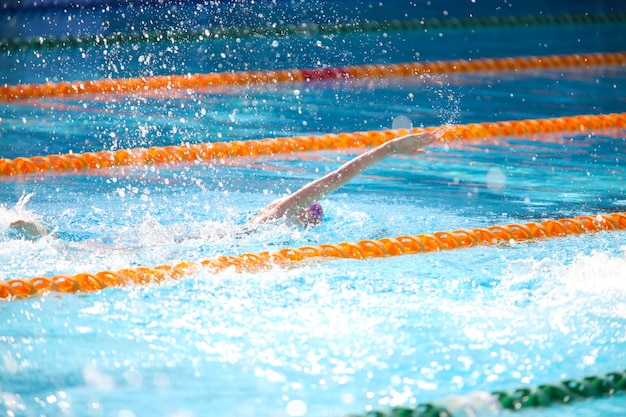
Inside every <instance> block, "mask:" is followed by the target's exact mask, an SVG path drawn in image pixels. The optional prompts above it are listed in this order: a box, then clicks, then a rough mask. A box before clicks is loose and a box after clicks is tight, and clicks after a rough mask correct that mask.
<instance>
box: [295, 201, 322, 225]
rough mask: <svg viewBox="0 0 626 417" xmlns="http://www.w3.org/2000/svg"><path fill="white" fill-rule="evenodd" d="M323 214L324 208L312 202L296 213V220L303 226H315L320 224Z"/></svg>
mask: <svg viewBox="0 0 626 417" xmlns="http://www.w3.org/2000/svg"><path fill="white" fill-rule="evenodd" d="M323 215H324V210H323V209H322V205H321V204H320V203H313V204H311V205H310V206H309V207H308V208H306V209H304V210H302V211H301V212H300V213H299V214H298V220H299V221H300V223H302V224H303V225H304V226H316V225H318V224H322V222H323V221H324V220H323V217H322V216H323Z"/></svg>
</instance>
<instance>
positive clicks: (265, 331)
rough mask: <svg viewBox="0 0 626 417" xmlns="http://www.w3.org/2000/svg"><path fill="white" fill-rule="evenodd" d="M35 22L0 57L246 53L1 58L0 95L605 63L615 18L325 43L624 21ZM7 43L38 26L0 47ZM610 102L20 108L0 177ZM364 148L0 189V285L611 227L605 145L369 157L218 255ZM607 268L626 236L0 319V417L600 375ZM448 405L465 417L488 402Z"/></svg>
mask: <svg viewBox="0 0 626 417" xmlns="http://www.w3.org/2000/svg"><path fill="white" fill-rule="evenodd" d="M44 4H45V3H44ZM57 4H58V3H51V4H48V5H49V6H50V7H49V8H47V9H45V10H42V9H41V8H40V9H37V6H34V5H33V6H32V7H30V8H26V11H23V10H22V11H18V10H17V9H11V8H8V10H5V11H4V12H3V17H6V16H7V15H10V16H12V19H14V20H10V22H11V25H6V26H5V27H4V28H3V31H5V32H3V33H2V36H1V37H4V38H11V37H14V36H18V35H19V36H20V37H23V38H26V39H30V38H31V37H33V36H40V35H50V36H65V35H66V34H68V33H70V34H72V35H75V36H79V37H83V39H89V36H91V35H92V34H94V33H101V32H103V33H113V32H115V31H121V32H123V33H132V32H133V31H141V30H154V31H155V32H158V31H163V30H165V29H166V28H172V29H175V31H177V33H181V32H183V31H189V30H192V29H196V28H202V27H205V26H207V22H209V23H210V25H211V28H212V30H215V31H216V32H219V31H218V29H219V28H243V27H257V28H258V27H262V28H264V30H266V31H267V32H268V33H267V34H260V35H257V36H244V35H245V33H243V32H242V31H239V32H237V31H235V30H233V31H231V32H228V31H224V32H223V33H221V35H220V36H224V37H223V38H222V37H221V38H220V39H217V40H210V41H209V40H206V39H205V40H203V41H195V40H189V39H187V40H185V39H182V40H177V41H175V42H171V41H170V42H168V41H160V42H156V41H155V42H140V41H130V42H121V43H119V44H116V43H112V44H108V45H107V46H106V47H105V46H104V45H102V44H96V45H89V46H85V47H76V46H71V47H66V48H63V47H42V48H39V47H37V48H35V47H29V48H25V47H24V48H21V49H19V48H17V49H16V48H13V49H12V48H11V47H10V46H8V44H7V46H6V47H5V49H3V50H2V59H1V60H0V67H1V68H2V69H3V71H2V83H6V84H9V85H16V84H27V83H42V82H47V81H52V82H57V81H74V80H98V79H102V78H108V77H114V78H119V77H124V78H127V77H138V76H146V77H148V76H153V75H165V74H186V73H198V72H224V71H230V70H235V71H249V70H269V69H275V70H278V69H289V68H319V67H323V66H324V67H342V66H358V65H362V64H393V63H399V62H412V61H415V60H418V59H419V60H420V61H438V60H450V59H469V58H472V59H478V58H485V57H487V58H492V57H494V58H496V57H509V56H520V55H533V56H540V55H550V54H572V53H578V54H581V53H597V52H618V51H620V49H621V48H622V45H623V43H624V35H623V33H624V23H623V22H619V21H618V22H612V23H607V22H600V23H598V22H594V21H592V20H591V19H589V20H585V19H580V21H579V22H578V23H564V24H539V23H537V24H520V25H511V24H510V23H507V24H505V22H506V21H505V20H501V22H502V25H497V24H496V25H493V26H487V25H474V26H472V25H469V26H467V27H461V28H459V27H454V26H453V25H448V26H446V25H447V23H440V24H441V27H437V26H436V25H435V24H434V21H431V20H429V22H430V23H429V24H430V25H431V28H437V29H436V30H435V29H428V30H427V31H424V30H420V29H415V28H411V27H409V28H408V29H402V30H370V29H368V28H367V27H365V26H361V27H360V28H359V30H355V31H343V32H342V31H341V30H340V27H339V26H338V25H337V23H338V22H346V21H347V22H350V23H351V24H353V26H358V24H359V23H363V22H367V21H376V22H381V21H392V20H394V19H395V20H399V21H407V20H408V19H413V18H421V17H424V18H426V19H438V21H440V22H450V21H451V20H450V19H452V18H456V19H466V18H467V19H468V22H471V19H469V15H470V14H471V15H472V16H474V18H478V17H481V16H496V17H499V18H503V17H505V16H508V15H526V14H529V15H532V16H539V15H540V14H539V12H540V11H541V12H543V15H548V16H553V17H554V16H559V15H560V14H562V13H564V12H569V13H571V14H572V15H575V16H580V15H581V14H582V13H591V14H594V13H599V12H604V13H607V14H608V15H610V14H613V15H617V14H618V13H620V12H623V11H624V10H623V6H622V9H619V8H618V6H612V5H610V4H607V3H606V2H605V3H603V4H604V7H605V9H602V8H600V6H593V7H591V8H590V6H588V5H566V6H567V7H564V5H563V4H559V3H554V4H551V5H550V6H541V7H543V10H541V9H540V8H539V7H540V6H534V5H532V4H528V3H526V4H524V5H523V6H522V5H513V6H506V7H508V10H507V9H506V7H505V3H502V4H500V3H496V2H493V3H486V4H478V5H468V6H466V7H464V8H459V7H458V6H455V5H454V3H450V4H446V3H442V4H438V5H437V6H434V5H430V6H425V5H422V6H413V5H411V4H409V3H408V2H407V3H406V4H404V3H403V4H402V5H400V4H397V5H396V6H395V7H389V6H387V5H383V6H379V5H378V3H376V4H374V3H372V4H369V3H367V2H362V3H358V7H357V6H355V9H354V10H351V9H350V8H348V6H342V5H341V4H343V3H341V4H339V5H334V4H333V3H330V2H316V3H295V4H292V3H287V2H284V3H279V4H278V6H272V5H267V4H265V5H263V4H256V5H254V6H250V7H251V8H252V9H250V8H246V7H245V5H242V4H240V3H219V4H217V3H216V4H213V5H203V4H201V3H192V4H191V3H190V4H191V5H187V6H182V5H178V6H177V9H176V10H177V12H176V13H169V14H168V11H170V10H174V8H173V7H174V6H173V5H172V4H168V5H166V6H162V7H156V6H145V7H141V5H139V4H137V3H132V2H129V3H124V2H115V3H110V4H109V6H108V11H106V12H102V11H101V6H102V5H103V4H104V2H92V3H89V7H88V8H87V11H85V10H83V11H81V12H80V13H79V9H73V8H71V7H69V10H70V11H72V10H74V12H75V14H74V17H73V18H72V19H68V17H67V16H68V15H69V16H72V14H71V13H64V12H62V9H63V6H61V9H59V7H57V6H56V5H57ZM506 4H509V3H506ZM199 5H200V6H201V7H200V6H199ZM318 6H319V7H320V8H319V9H316V7H318ZM322 6H323V7H322ZM522 7H523V8H522ZM65 8H66V9H67V8H68V6H67V3H66V4H65ZM218 9H219V10H218ZM320 10H323V11H324V13H321V12H320ZM444 11H446V13H445V14H444V13H443V12H444ZM61 15H62V16H63V19H61V18H60V16H61ZM209 15H210V16H213V17H212V18H213V19H215V20H214V21H213V20H208V19H209V18H208V16H209ZM146 16H149V18H148V17H146ZM150 20H152V22H150ZM552 20H555V18H553V19H552ZM220 21H221V23H220ZM267 21H270V22H271V23H275V24H276V28H280V27H288V26H289V25H294V24H295V25H297V24H298V23H299V22H307V24H308V25H309V26H310V27H314V25H315V24H319V25H325V27H326V28H327V32H323V31H320V32H319V33H317V32H314V31H311V32H310V33H290V34H289V35H288V37H285V36H281V35H280V33H279V32H276V33H269V32H271V31H270V30H269V29H273V28H274V27H273V26H271V25H266V22H267ZM494 21H497V19H495V20H494ZM24 22H30V23H32V22H38V24H29V25H27V29H24V30H21V31H18V29H15V28H19V27H20V26H21V24H22V23H24ZM77 22H82V23H77ZM142 22H147V23H145V24H146V25H149V26H146V27H144V26H143V25H144V23H142ZM185 22H186V23H185ZM183 23H185V25H183ZM11 28H13V29H11ZM268 28H269V29H268ZM333 28H334V30H335V31H334V32H333V31H332V29H333ZM10 30H13V32H10ZM238 39H239V41H238ZM104 51H107V52H106V54H105V53H104ZM625 80H626V70H625V69H624V66H623V65H594V66H590V67H587V66H576V67H560V68H548V69H528V70H523V71H521V70H520V71H499V70H493V71H486V72H456V73H448V74H437V75H433V76H422V77H406V76H402V77H376V78H372V77H363V78H350V79H341V80H337V79H332V80H319V81H312V82H299V83H273V84H267V83H259V84H255V85H236V86H231V85H223V86H220V87H202V88H196V89H189V90H187V89H184V90H166V91H153V90H149V91H143V92H139V93H137V92H130V93H107V92H100V93H94V94H88V95H67V96H51V97H44V98H33V99H20V100H17V101H6V102H3V103H2V105H1V107H0V108H1V110H0V111H1V114H0V134H1V136H2V139H3V140H2V141H1V143H0V156H1V157H2V158H10V159H14V158H18V157H32V156H35V155H51V154H65V153H69V152H73V153H77V154H78V153H81V154H84V153H88V152H97V151H103V150H112V151H115V150H119V149H126V148H147V147H150V146H167V145H180V144H184V143H190V144H198V143H206V142H221V141H223V142H232V141H239V140H255V139H261V138H274V137H292V136H298V135H317V134H325V133H339V132H356V131H372V130H374V131H375V130H383V129H389V128H392V127H400V128H406V127H408V123H409V121H410V123H411V124H412V125H413V126H414V127H419V126H436V125H441V124H445V123H456V124H468V123H482V122H493V121H502V120H519V119H539V118H560V117H566V116H572V115H579V114H610V113H620V112H623V111H624V108H625V103H624V97H623V93H622V91H624V88H625V84H626V81H625ZM361 151H362V149H350V148H348V149H338V150H335V149H325V150H318V151H307V152H288V153H284V154H276V155H273V156H269V155H257V156H251V157H246V158H234V159H233V158H219V159H216V160H211V161H209V162H204V163H169V164H161V165H142V164H140V165H128V166H119V167H111V168H105V169H86V170H76V171H73V170H69V171H53V170H50V171H45V172H38V173H32V174H24V175H1V176H0V195H1V200H0V201H1V202H0V204H1V208H0V212H1V213H2V219H1V221H2V229H1V230H0V257H1V258H0V259H2V262H1V263H0V280H3V281H6V280H10V279H13V278H17V277H22V278H31V277H36V276H42V275H44V276H53V275H57V274H78V273H81V272H85V271H87V272H92V273H95V272H98V271H104V270H119V269H124V268H133V267H138V266H151V267H152V266H156V265H162V264H175V263H177V262H180V261H200V260H204V259H208V258H212V257H214V256H218V255H239V254H245V253H260V252H263V251H274V250H280V249H282V248H299V247H305V246H314V245H319V244H324V243H339V242H346V241H347V242H356V241H359V240H364V239H381V238H385V237H394V236H401V235H417V234H423V233H432V232H435V231H453V230H458V229H472V228H480V227H489V226H492V225H497V224H513V223H527V222H531V221H542V220H545V219H562V218H571V217H574V216H580V215H592V216H595V215H597V214H603V213H615V212H624V211H625V209H624V207H625V206H626V198H625V197H624V175H625V169H624V168H625V162H624V159H623V157H622V156H621V155H623V154H624V152H625V151H626V142H625V141H624V129H623V127H621V128H619V127H617V128H612V129H606V130H597V131H594V132H593V134H589V132H584V133H582V134H576V133H565V134H563V133H561V132H556V133H544V134H535V135H510V136H503V137H492V138H486V139H471V140H463V141H462V140H453V141H448V142H445V143H440V144H438V146H435V147H432V148H431V149H429V151H428V153H427V154H425V155H421V156H419V155H418V156H415V157H394V158H389V159H387V160H385V161H384V162H383V163H381V164H379V165H377V166H375V167H373V168H371V169H369V170H368V171H367V172H366V173H365V174H364V175H361V176H359V177H358V178H357V179H355V180H354V181H352V182H351V183H350V184H348V185H346V186H345V187H343V188H342V189H341V190H339V191H337V192H335V193H333V194H332V195H330V196H328V197H327V198H325V199H324V200H322V203H323V205H324V208H325V223H324V224H323V225H322V226H321V227H319V228H313V229H300V228H297V227H287V226H279V227H269V226H268V227H261V228H260V229H259V230H257V231H256V232H255V233H251V234H247V233H244V232H243V231H242V228H241V226H240V225H241V224H242V223H243V222H244V221H245V220H246V219H247V218H249V217H250V216H251V215H253V214H254V213H255V212H256V211H257V210H259V209H260V208H262V207H264V206H265V205H266V204H267V203H269V202H271V201H273V200H274V199H275V198H276V197H277V196H279V195H283V194H284V193H285V192H286V190H288V189H290V190H294V189H295V188H297V187H298V186H300V185H302V184H304V183H306V182H307V181H309V180H312V179H315V178H318V177H319V176H320V175H322V174H323V173H324V172H327V171H330V170H332V169H334V168H336V167H338V166H339V165H340V164H341V163H342V162H344V161H347V160H348V159H349V158H350V157H352V156H354V155H356V154H358V153H360V152H361ZM25 196H26V197H25ZM26 200H28V201H26ZM25 201H26V202H25ZM20 202H21V203H24V202H25V203H24V205H23V210H25V211H27V212H28V213H27V214H30V215H32V216H36V217H39V218H41V219H42V221H43V222H44V223H45V224H46V225H47V226H48V227H49V228H50V229H52V230H53V231H54V232H55V234H54V236H47V237H44V238H42V239H40V240H37V241H35V242H30V241H24V240H19V239H18V240H16V239H13V238H11V236H10V234H9V232H8V230H7V224H8V223H7V222H8V220H10V219H11V218H12V217H11V216H15V210H18V211H19V210H21V207H22V205H21V203H20ZM16 206H17V207H16ZM625 247H626V236H625V234H624V233H623V232H619V231H615V232H599V233H593V234H586V235H583V236H579V235H572V236H567V237H563V238H557V239H536V240H532V241H529V242H515V241H511V242H505V243H501V244H498V245H491V246H476V247H472V248H467V249H458V250H450V251H436V252H429V253H420V254H415V255H405V256H395V257H385V258H376V259H367V260H357V259H326V258H324V259H311V260H309V261H307V262H304V263H302V262H294V263H293V264H292V265H291V266H288V267H284V266H283V267H279V266H275V267H272V268H270V269H267V270H263V271H257V272H238V271H236V270H235V268H227V269H225V270H223V271H221V272H219V273H217V274H213V273H210V272H209V271H198V272H196V273H195V274H191V275H190V276H187V277H185V278H181V279H178V280H166V281H164V282H161V283H160V284H147V285H128V286H124V287H118V288H109V289H105V290H101V291H96V292H92V293H81V292H78V293H75V294H59V293H49V294H45V295H37V296H35V297H27V298H17V299H10V300H9V301H2V302H0V317H1V319H2V327H1V328H2V332H1V333H0V352H1V357H2V360H1V361H0V410H2V413H3V414H6V415H19V416H22V415H23V416H29V415H47V416H56V415H59V416H61V415H89V416H110V415H114V416H120V417H122V416H153V415H163V416H204V415H273V416H300V415H307V416H321V415H323V416H326V415H328V416H337V415H345V414H348V413H355V414H359V415H361V414H364V413H365V412H366V411H368V410H380V411H385V412H387V411H389V410H390V409H391V408H392V407H394V406H415V405H417V404H419V403H438V402H440V401H442V400H443V399H444V398H449V397H450V396H467V395H472V394H475V393H477V392H493V391H502V390H503V391H512V390H514V389H517V388H521V387H531V388H533V387H537V386H540V385H542V384H554V383H557V382H559V381H564V380H568V379H576V380H580V379H582V378H584V377H587V376H591V375H601V376H602V375H606V374H607V373H609V372H615V371H620V372H621V371H622V370H623V369H624V367H623V364H624V358H625V356H626V354H625V353H624V352H626V349H624V348H625V346H626V332H625V331H624V330H625V323H626V315H625V311H626V310H625V308H626V306H625V304H624V299H625V297H624V295H625V293H626V287H625V285H624V282H625V280H624V278H625V277H624V272H623V271H624V270H626V269H625V268H624V267H625V264H626V255H625V249H624V248H625ZM468 401H470V400H468ZM470 402H471V403H472V404H473V405H476V406H482V407H483V408H485V410H483V411H484V414H488V412H489V410H488V406H489V405H490V404H491V403H489V402H488V401H485V400H482V401H481V400H480V399H472V400H471V401H470ZM444 405H449V404H444ZM624 409H626V400H625V399H624V397H623V393H622V394H621V395H619V394H618V395H616V396H614V397H611V398H602V399H595V400H587V401H576V402H574V403H573V404H570V405H567V406H557V405H555V406H554V407H547V408H536V409H530V410H524V411H523V413H524V415H539V416H556V415H567V416H570V415H585V416H593V415H596V416H607V415H608V416H611V415H613V416H620V415H622V414H623V410H624ZM454 415H469V414H467V413H465V414H464V413H463V411H461V410H459V411H458V412H457V413H456V414H454Z"/></svg>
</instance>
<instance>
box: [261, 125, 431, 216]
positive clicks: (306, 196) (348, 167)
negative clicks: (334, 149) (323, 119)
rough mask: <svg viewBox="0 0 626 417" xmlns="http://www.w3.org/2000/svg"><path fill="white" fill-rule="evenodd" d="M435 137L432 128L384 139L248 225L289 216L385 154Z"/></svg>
mask: <svg viewBox="0 0 626 417" xmlns="http://www.w3.org/2000/svg"><path fill="white" fill-rule="evenodd" d="M438 137H439V135H438V133H437V132H435V131H432V132H426V133H420V134H411V135H406V136H402V137H399V138H396V139H393V140H391V141H389V142H386V143H384V144H382V145H380V146H378V147H376V148H374V149H371V150H369V151H367V152H365V153H363V154H361V155H359V156H358V157H356V158H354V159H352V160H351V161H349V162H347V163H345V164H344V165H342V166H341V167H339V168H338V169H337V170H335V171H333V172H331V173H329V174H327V175H325V176H323V177H322V178H319V179H317V180H315V181H312V182H310V183H308V184H307V185H305V186H304V187H302V188H300V189H299V190H298V191H296V192H295V193H293V194H291V195H289V196H287V197H285V198H283V199H280V200H278V201H276V202H274V203H272V204H270V205H269V206H267V207H266V208H265V209H263V210H262V211H261V212H260V213H259V214H258V215H257V216H256V217H254V218H253V219H252V220H250V224H259V223H263V222H265V221H268V220H273V219H279V218H292V217H293V216H296V215H297V214H298V213H299V212H300V211H301V210H303V209H304V208H306V207H308V206H309V205H310V204H312V203H313V202H315V201H317V200H319V199H320V198H322V197H324V196H325V195H327V194H329V193H331V192H333V191H335V190H336V189H338V188H340V187H341V186H342V185H344V184H346V183H347V182H349V181H350V180H351V179H352V178H354V177H355V176H356V175H358V174H360V173H361V172H363V171H365V170H366V169H367V168H369V167H370V166H372V165H374V164H376V163H378V162H380V161H382V160H383V159H385V158H386V157H388V156H389V155H391V154H394V153H402V154H412V153H417V152H419V150H420V149H421V148H423V147H425V146H428V145H430V144H431V143H433V142H435V141H436V140H437V138H438Z"/></svg>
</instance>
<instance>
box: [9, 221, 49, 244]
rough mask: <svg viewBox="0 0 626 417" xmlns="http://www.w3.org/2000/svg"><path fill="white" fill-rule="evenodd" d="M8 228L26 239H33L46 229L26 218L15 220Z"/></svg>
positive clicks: (43, 233) (44, 232)
mask: <svg viewBox="0 0 626 417" xmlns="http://www.w3.org/2000/svg"><path fill="white" fill-rule="evenodd" d="M9 228H11V229H13V230H14V231H15V232H17V233H19V234H20V236H21V237H23V238H25V239H28V240H35V239H38V238H40V237H41V236H43V235H45V234H46V233H47V232H46V229H45V228H44V227H43V226H42V225H40V224H37V223H35V222H32V221H26V220H17V221H14V222H13V223H11V224H10V225H9Z"/></svg>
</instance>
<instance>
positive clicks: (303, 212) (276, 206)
mask: <svg viewBox="0 0 626 417" xmlns="http://www.w3.org/2000/svg"><path fill="white" fill-rule="evenodd" d="M443 129H445V127H444V128H442V129H436V130H433V131H430V132H424V133H416V134H409V135H405V136H401V137H398V138H395V139H393V140H390V141H388V142H385V143H383V144H382V145H379V146H378V147H376V148H373V149H371V150H369V151H367V152H365V153H363V154H361V155H359V156H357V157H356V158H354V159H352V160H351V161H349V162H346V163H345V164H344V165H342V166H341V167H339V168H338V169H337V170H335V171H333V172H331V173H329V174H326V175H325V176H323V177H322V178H319V179H317V180H315V181H312V182H310V183H308V184H307V185H305V186H304V187H302V188H300V189H299V190H298V191H296V192H295V193H293V194H291V195H288V196H287V197H284V198H281V199H280V200H277V201H275V202H273V203H271V204H270V205H268V206H267V207H265V208H264V209H263V210H261V212H260V213H259V214H257V215H256V216H255V217H253V218H252V219H251V220H250V221H249V222H248V224H249V225H253V226H254V225H259V224H262V223H267V222H272V221H287V222H290V223H299V224H301V225H303V226H305V227H308V226H314V225H318V224H321V223H322V217H323V213H324V211H323V209H322V206H321V205H320V204H319V203H317V202H316V201H317V200H319V199H321V198H323V197H324V196H326V195H327V194H330V193H332V192H333V191H335V190H337V189H338V188H340V187H341V186H342V185H344V184H346V183H348V182H349V181H350V180H351V179H352V178H354V177H355V176H357V175H359V174H360V173H361V172H363V171H365V170H366V169H367V168H369V167H370V166H372V165H375V164H376V163H378V162H380V161H382V160H383V159H385V158H387V157H388V156H391V155H394V154H400V155H412V154H417V153H422V152H423V151H422V148H424V147H426V146H428V145H431V144H433V143H434V142H435V141H437V139H438V138H439V137H440V136H441V135H442V134H443V132H444V130H443ZM9 228H10V229H12V230H13V231H15V232H17V233H18V234H19V235H20V236H22V237H24V238H25V239H30V240H35V239H37V238H39V237H41V236H43V235H44V234H46V233H47V232H46V229H45V228H44V227H43V226H42V225H41V224H39V223H38V222H36V221H31V220H17V221H15V222H13V223H11V224H10V225H9Z"/></svg>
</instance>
